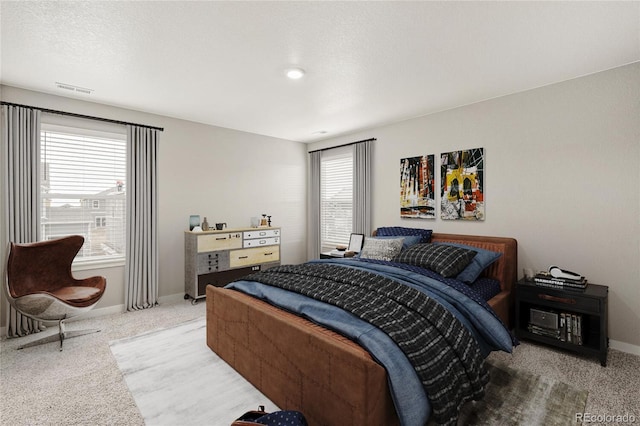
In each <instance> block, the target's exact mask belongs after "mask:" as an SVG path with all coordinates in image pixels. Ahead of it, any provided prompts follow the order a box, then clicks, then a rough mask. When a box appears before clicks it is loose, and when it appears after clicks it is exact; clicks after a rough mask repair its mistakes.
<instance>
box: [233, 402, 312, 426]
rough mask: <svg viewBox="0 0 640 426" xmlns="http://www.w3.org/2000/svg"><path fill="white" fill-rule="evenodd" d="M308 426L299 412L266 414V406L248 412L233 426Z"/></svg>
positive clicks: (287, 411)
mask: <svg viewBox="0 0 640 426" xmlns="http://www.w3.org/2000/svg"><path fill="white" fill-rule="evenodd" d="M252 425H253V426H255V425H266V426H278V425H287V426H308V424H307V419H305V417H304V415H303V414H302V413H301V412H299V411H292V410H283V411H274V412H273V413H266V412H265V411H264V406H263V405H261V406H259V407H258V410H257V411H247V412H246V413H244V414H243V415H242V416H240V418H238V419H237V420H236V421H234V422H233V423H232V424H231V426H252Z"/></svg>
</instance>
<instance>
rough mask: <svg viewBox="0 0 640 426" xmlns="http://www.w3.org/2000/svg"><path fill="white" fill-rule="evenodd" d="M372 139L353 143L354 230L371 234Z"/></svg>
mask: <svg viewBox="0 0 640 426" xmlns="http://www.w3.org/2000/svg"><path fill="white" fill-rule="evenodd" d="M371 143H372V142H371V141H364V142H358V143H355V144H354V145H353V225H352V227H353V232H355V233H357V234H364V235H370V234H371Z"/></svg>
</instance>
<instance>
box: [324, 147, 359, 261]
mask: <svg viewBox="0 0 640 426" xmlns="http://www.w3.org/2000/svg"><path fill="white" fill-rule="evenodd" d="M340 160H348V162H350V167H349V171H348V173H345V175H348V178H347V180H348V182H349V183H350V185H351V187H350V189H349V191H350V192H349V196H348V197H342V198H338V199H337V200H336V202H343V203H344V202H347V199H348V203H349V212H350V213H349V215H348V218H345V220H346V223H348V226H344V228H343V229H342V230H341V231H339V235H336V237H337V238H335V239H333V240H332V239H328V238H327V237H328V235H327V234H328V231H327V229H326V225H327V224H326V222H325V215H326V214H327V213H330V212H327V211H326V209H327V206H326V205H325V202H326V201H327V200H326V199H325V194H326V192H327V187H326V185H327V184H328V182H327V180H326V176H325V170H326V169H325V167H326V163H328V162H332V161H340ZM353 168H354V153H353V147H352V146H344V147H338V148H333V149H329V150H326V151H323V152H322V154H321V157H320V251H321V252H324V251H328V250H332V249H334V248H335V247H336V246H337V245H344V246H347V245H348V244H349V239H350V237H351V234H352V232H353V207H354V206H353V191H354V187H353V185H354V179H353ZM335 183H336V182H335V181H334V182H332V184H335ZM345 183H346V182H345ZM337 210H338V211H340V209H337ZM334 232H335V231H334ZM340 237H342V238H340Z"/></svg>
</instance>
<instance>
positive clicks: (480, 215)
mask: <svg viewBox="0 0 640 426" xmlns="http://www.w3.org/2000/svg"><path fill="white" fill-rule="evenodd" d="M484 207H485V206H484V148H474V149H467V150H464V151H453V152H447V153H443V154H441V155H440V217H441V218H442V219H447V220H475V221H477V220H484Z"/></svg>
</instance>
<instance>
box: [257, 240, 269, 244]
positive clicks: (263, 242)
mask: <svg viewBox="0 0 640 426" xmlns="http://www.w3.org/2000/svg"><path fill="white" fill-rule="evenodd" d="M258 244H267V240H260V242H259V243H258Z"/></svg>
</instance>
